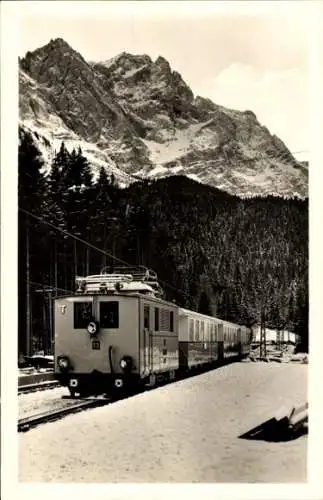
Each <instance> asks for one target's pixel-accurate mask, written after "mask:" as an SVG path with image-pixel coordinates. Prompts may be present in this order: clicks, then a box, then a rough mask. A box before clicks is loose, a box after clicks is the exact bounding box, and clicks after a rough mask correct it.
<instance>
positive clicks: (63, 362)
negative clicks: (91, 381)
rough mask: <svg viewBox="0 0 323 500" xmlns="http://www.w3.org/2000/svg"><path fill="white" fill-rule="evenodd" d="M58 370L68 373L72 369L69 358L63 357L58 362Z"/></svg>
mask: <svg viewBox="0 0 323 500" xmlns="http://www.w3.org/2000/svg"><path fill="white" fill-rule="evenodd" d="M57 364H58V368H59V369H60V370H61V371H62V372H64V371H67V370H68V369H69V367H70V362H69V359H68V357H67V356H61V357H60V358H58V360H57Z"/></svg>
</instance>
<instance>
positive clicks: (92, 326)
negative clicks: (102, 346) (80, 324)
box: [86, 321, 99, 337]
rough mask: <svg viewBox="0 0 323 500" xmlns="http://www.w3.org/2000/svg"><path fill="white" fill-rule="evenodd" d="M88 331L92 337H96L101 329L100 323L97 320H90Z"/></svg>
mask: <svg viewBox="0 0 323 500" xmlns="http://www.w3.org/2000/svg"><path fill="white" fill-rule="evenodd" d="M86 329H87V331H88V333H89V334H90V337H95V335H96V334H97V333H98V331H99V324H98V323H97V321H90V322H89V323H88V325H87V327H86Z"/></svg>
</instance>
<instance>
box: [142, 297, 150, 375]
mask: <svg viewBox="0 0 323 500" xmlns="http://www.w3.org/2000/svg"><path fill="white" fill-rule="evenodd" d="M141 308H142V318H143V324H142V340H143V347H142V356H141V359H142V368H141V372H142V373H144V374H145V375H147V374H149V373H151V371H152V369H153V366H152V364H153V363H152V327H151V322H152V312H153V309H152V307H151V305H150V304H149V303H148V302H143V301H142V303H141Z"/></svg>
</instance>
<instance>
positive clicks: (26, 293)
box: [18, 131, 308, 354]
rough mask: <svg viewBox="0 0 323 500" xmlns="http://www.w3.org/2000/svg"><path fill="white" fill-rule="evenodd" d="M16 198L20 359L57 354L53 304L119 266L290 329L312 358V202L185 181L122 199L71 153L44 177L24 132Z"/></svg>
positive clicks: (223, 310)
mask: <svg viewBox="0 0 323 500" xmlns="http://www.w3.org/2000/svg"><path fill="white" fill-rule="evenodd" d="M18 190H19V192H18V200H19V210H18V261H19V262H18V318H19V320H18V328H19V332H18V333H19V336H18V339H19V342H18V349H19V353H23V354H26V353H28V352H30V353H32V352H34V351H37V350H43V351H44V352H45V353H52V352H53V347H54V345H53V338H52V322H53V319H52V307H51V301H52V299H53V298H54V297H55V296H58V295H65V294H70V293H71V292H73V291H74V290H75V276H76V275H78V276H82V275H88V274H98V273H100V271H101V269H102V268H103V267H105V266H110V267H111V268H113V266H114V265H117V264H118V265H120V264H122V263H128V264H129V265H138V264H141V265H145V266H147V267H149V268H151V269H153V270H154V271H156V272H157V275H158V277H159V279H160V282H161V285H162V286H163V288H164V290H165V293H166V298H167V299H168V300H174V301H176V303H178V304H179V305H182V306H185V307H188V308H192V309H195V310H198V311H199V312H202V313H205V314H216V315H217V316H218V317H220V318H222V319H227V320H229V321H233V322H235V323H241V324H246V325H248V326H252V325H254V324H256V323H258V324H260V323H261V322H262V323H264V324H265V325H266V327H268V328H274V329H277V330H282V329H288V330H290V331H294V332H295V333H298V334H299V335H301V338H302V343H303V345H304V346H305V349H307V342H308V340H307V339H308V200H300V199H283V198H279V197H254V198H244V199H241V198H238V197H234V196H231V195H229V194H227V193H225V192H223V191H220V190H217V189H215V188H213V187H210V186H207V185H204V184H200V183H197V182H195V181H193V180H191V179H188V178H186V177H183V176H173V177H168V178H162V179H159V180H154V181H151V180H144V181H138V182H136V183H134V184H132V185H130V186H129V187H127V188H123V189H121V188H119V187H118V186H117V184H116V183H115V181H114V178H113V176H109V175H107V174H106V171H105V169H104V168H101V170H100V171H98V172H96V175H95V177H94V176H93V171H92V169H91V167H90V165H89V163H88V161H87V159H86V158H85V157H84V156H83V154H82V151H81V149H79V150H77V151H76V150H73V151H72V152H68V150H67V149H66V147H65V145H64V143H62V144H61V147H60V149H59V150H58V151H57V152H56V155H55V157H54V158H53V160H52V165H51V169H50V171H49V172H47V171H46V169H45V168H44V159H43V158H42V156H41V154H40V152H39V151H38V149H37V148H36V146H35V145H34V143H33V141H32V137H31V136H30V135H29V134H28V133H26V132H22V131H20V145H19V168H18ZM100 250H102V251H100ZM27 332H28V335H27V334H26V333H27ZM27 344H28V345H27Z"/></svg>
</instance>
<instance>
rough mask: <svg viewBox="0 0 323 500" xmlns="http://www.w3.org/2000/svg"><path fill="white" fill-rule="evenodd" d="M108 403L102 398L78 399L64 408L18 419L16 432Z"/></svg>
mask: <svg viewBox="0 0 323 500" xmlns="http://www.w3.org/2000/svg"><path fill="white" fill-rule="evenodd" d="M109 403H110V400H108V399H104V398H93V399H92V398H91V399H87V400H83V401H79V402H78V403H76V404H75V405H72V406H68V407H65V408H57V409H55V410H49V411H45V412H41V413H37V414H35V415H31V416H28V417H24V418H21V419H19V420H18V432H26V431H28V430H29V429H31V428H32V427H36V426H37V425H40V424H44V423H47V422H53V421H55V420H59V419H61V418H63V417H65V416H66V415H70V414H72V413H77V412H79V411H83V410H87V409H90V408H96V407H98V406H104V405H107V404H109Z"/></svg>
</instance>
